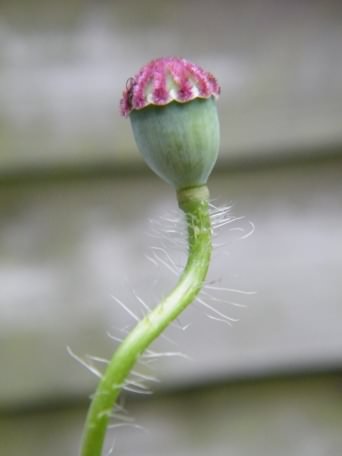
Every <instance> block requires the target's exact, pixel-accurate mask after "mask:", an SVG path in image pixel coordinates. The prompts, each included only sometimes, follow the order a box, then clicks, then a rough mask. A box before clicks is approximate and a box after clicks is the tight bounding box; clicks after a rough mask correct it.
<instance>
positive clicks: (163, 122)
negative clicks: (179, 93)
mask: <svg viewBox="0 0 342 456" xmlns="http://www.w3.org/2000/svg"><path fill="white" fill-rule="evenodd" d="M130 120H131V124H132V129H133V133H134V137H135V141H136V143H137V146H138V148H139V150H140V152H141V153H142V155H143V157H144V159H145V161H146V163H147V164H148V165H149V166H150V168H151V169H152V170H153V171H154V172H155V173H156V174H158V176H160V177H161V178H162V179H164V180H165V181H167V182H169V183H170V184H172V185H174V186H175V187H176V189H177V190H179V189H182V188H188V187H194V186H200V185H204V184H206V183H207V180H208V176H209V174H210V173H211V170H212V169H213V167H214V164H215V162H216V159H217V156H218V151H219V142H220V129H219V121H218V115H217V108H216V103H215V100H214V98H213V97H211V98H208V99H201V98H196V99H194V100H192V101H189V102H187V103H178V102H177V101H173V102H171V103H169V104H168V105H166V106H147V107H146V108H144V109H141V110H135V111H132V112H131V114H130Z"/></svg>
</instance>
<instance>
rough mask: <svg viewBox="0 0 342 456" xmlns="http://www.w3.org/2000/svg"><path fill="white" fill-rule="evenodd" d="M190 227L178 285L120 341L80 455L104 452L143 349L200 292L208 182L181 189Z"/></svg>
mask: <svg viewBox="0 0 342 456" xmlns="http://www.w3.org/2000/svg"><path fill="white" fill-rule="evenodd" d="M177 196H178V203H179V206H180V208H181V209H182V210H183V211H184V213H185V216H186V221H187V229H188V246H189V247H188V260H187V263H186V265H185V268H184V270H183V272H182V274H181V276H180V278H179V280H178V282H177V284H176V286H175V288H174V289H173V290H172V291H171V292H170V293H169V294H168V295H167V296H166V297H165V298H164V299H163V300H162V301H161V303H160V304H159V305H158V306H157V307H156V308H155V309H153V310H152V311H151V313H150V314H149V315H147V316H146V317H145V318H144V319H143V320H141V321H140V322H139V323H138V324H137V325H136V326H135V327H134V328H133V329H132V331H131V332H130V333H129V334H128V336H127V337H126V339H125V340H124V341H123V342H122V343H121V344H120V345H119V347H118V348H117V350H116V352H115V353H114V355H113V358H112V359H111V361H110V363H109V365H108V367H107V370H106V371H105V373H104V375H103V377H102V379H101V381H100V383H99V385H98V388H97V391H96V393H95V395H94V398H93V400H92V403H91V405H90V408H89V411H88V415H87V420H86V424H85V430H84V436H83V442H82V448H81V456H101V453H102V448H103V444H104V439H105V434H106V429H107V425H108V421H109V418H110V415H111V412H112V409H113V406H114V404H115V402H116V400H117V397H118V395H119V393H120V390H121V387H122V386H123V384H124V382H125V380H126V378H127V376H128V375H129V373H130V371H131V369H132V368H133V366H134V364H135V363H136V361H137V360H138V358H139V356H140V355H141V354H142V353H143V352H144V350H145V349H146V348H147V347H148V346H149V345H150V344H151V343H152V342H153V341H154V340H155V339H156V338H157V337H158V336H159V334H160V333H161V332H162V331H163V330H164V329H165V328H166V327H167V326H168V325H169V324H170V323H171V322H172V321H173V320H174V319H175V318H177V317H178V315H179V314H180V313H181V312H182V311H183V310H184V309H185V307H187V306H188V305H189V304H190V303H191V302H192V301H193V300H194V299H195V297H196V296H197V294H198V293H199V291H200V289H201V287H202V285H203V281H204V279H205V277H206V274H207V271H208V267H209V262H210V256H211V225H210V218H209V211H208V197H209V192H208V189H207V187H206V186H202V187H195V188H190V189H186V190H182V191H179V192H178V194H177Z"/></svg>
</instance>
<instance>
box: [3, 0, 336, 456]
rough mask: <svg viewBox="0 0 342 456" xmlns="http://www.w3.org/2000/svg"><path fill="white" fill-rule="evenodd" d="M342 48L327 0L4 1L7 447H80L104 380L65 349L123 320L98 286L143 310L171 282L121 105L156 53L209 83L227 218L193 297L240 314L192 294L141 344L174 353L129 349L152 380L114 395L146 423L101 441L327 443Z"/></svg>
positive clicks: (171, 214) (288, 447)
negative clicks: (142, 391) (195, 67)
mask: <svg viewBox="0 0 342 456" xmlns="http://www.w3.org/2000/svg"><path fill="white" fill-rule="evenodd" d="M341 50H342V3H341V2H340V1H338V0H325V1H323V0H321V1H318V0H310V1H309V0H299V1H288V2H284V1H280V0H279V1H275V0H273V1H272V0H260V1H252V0H250V1H240V2H237V1H235V2H234V1H223V0H221V1H219V0H211V1H210V2H209V1H208V2H207V1H197V2H196V1H190V0H183V1H181V0H173V1H172V2H161V1H157V0H143V1H139V2H138V1H132V0H125V1H121V2H120V1H117V2H116V1H112V2H110V1H95V0H93V1H90V0H88V1H81V0H69V1H68V2H61V1H59V2H57V1H52V0H48V1H47V0H45V1H42V0H26V1H25V2H20V1H18V0H3V1H1V4H0V362H1V369H0V454H1V455H2V454H3V455H6V456H19V455H23V454H25V455H26V456H31V455H32V456H33V455H35V456H40V455H42V456H43V455H44V456H45V455H47V454H48V455H49V456H54V455H56V456H57V455H76V454H78V448H79V441H80V436H81V431H82V426H83V422H84V419H85V414H86V410H87V406H88V402H89V399H88V398H89V395H90V394H91V393H92V392H93V391H94V389H95V386H96V384H97V379H96V378H95V377H94V376H93V375H92V374H91V373H90V372H89V371H87V370H86V369H84V368H83V367H82V366H81V365H80V363H78V362H77V361H76V360H75V359H74V358H73V357H72V356H70V354H69V353H68V351H67V347H70V349H71V350H72V352H73V353H74V354H76V355H77V356H79V357H81V358H82V359H85V356H86V355H87V354H90V355H95V356H98V357H101V358H109V357H110V356H111V353H112V352H113V350H114V348H115V346H116V345H117V342H116V341H115V340H114V339H113V338H110V337H109V335H108V334H110V335H112V336H114V337H119V338H120V337H122V335H123V334H124V332H125V330H126V329H127V328H129V327H131V326H132V324H133V323H134V320H132V318H131V316H130V315H129V314H128V313H127V312H125V311H124V310H123V308H122V307H121V306H120V305H119V304H118V302H117V301H116V300H115V299H114V298H113V296H114V297H115V298H117V299H119V300H120V301H122V302H123V303H124V304H125V305H127V306H128V307H129V308H130V309H131V310H132V311H133V312H135V313H137V314H138V315H139V316H140V315H142V306H141V303H140V302H139V300H140V301H141V300H143V301H144V302H146V303H148V304H149V305H152V306H153V305H155V304H156V303H157V302H158V300H159V299H160V297H162V296H163V295H164V293H165V292H166V291H168V290H169V289H170V287H171V286H172V285H173V284H174V283H175V276H174V275H173V274H172V272H170V271H169V270H168V268H167V266H166V265H165V262H167V261H168V258H167V255H166V254H165V250H164V248H165V249H166V251H167V253H168V254H169V255H170V256H172V257H174V258H176V261H177V262H179V263H181V262H182V261H183V260H184V258H183V257H184V250H183V255H182V249H179V248H177V245H175V243H174V242H173V241H174V240H175V239H174V238H172V239H171V241H172V242H171V241H170V242H168V241H165V240H164V237H163V232H164V233H165V230H167V229H168V227H170V225H171V226H173V228H174V226H176V229H177V230H178V231H181V228H179V227H180V226H181V223H182V222H181V216H180V214H179V212H178V211H177V205H176V200H175V195H174V192H173V190H172V189H171V188H170V187H168V185H166V184H164V183H163V182H161V181H160V180H159V179H158V178H157V177H155V176H154V175H153V174H152V172H150V171H149V170H148V169H147V167H146V166H145V164H144V163H143V161H142V158H141V157H140V156H139V154H138V152H137V150H136V146H135V144H134V142H133V138H132V134H131V131H130V125H129V121H127V120H125V119H123V118H121V117H120V115H119V113H118V102H119V99H120V96H121V92H122V90H123V88H124V87H125V83H126V80H127V79H128V77H130V76H132V75H134V74H135V73H136V72H137V70H138V69H139V68H140V66H141V65H143V64H144V63H145V62H147V61H149V60H150V59H152V58H155V57H158V56H167V55H177V56H184V57H186V58H188V59H190V60H193V61H194V62H196V63H198V64H200V65H201V66H203V67H204V68H207V69H209V70H210V71H211V72H212V73H214V74H215V75H216V76H217V78H218V80H219V82H220V83H221V86H222V95H221V98H220V100H219V111H220V120H221V127H222V146H221V155H220V159H219V162H218V164H217V167H216V169H215V171H214V173H213V176H212V177H211V180H210V189H211V195H212V198H213V200H214V204H215V205H216V206H231V209H230V211H231V212H230V213H231V215H232V217H236V218H237V219H238V220H235V221H232V223H230V224H228V225H226V226H224V227H222V228H221V229H220V230H219V232H218V233H217V236H218V237H217V244H218V247H217V248H216V249H215V253H214V258H213V264H212V267H211V270H210V274H209V279H208V281H209V283H210V285H211V288H210V289H207V290H206V293H209V294H208V295H207V294H205V295H204V296H203V299H204V300H205V301H207V302H209V303H211V305H214V306H215V308H216V309H217V310H218V311H219V312H222V313H224V314H225V315H227V316H228V317H229V318H232V319H238V320H239V321H238V322H234V323H232V326H228V325H226V324H224V323H222V322H220V321H215V320H213V319H210V318H208V316H207V314H208V313H209V314H210V312H209V311H208V309H206V308H204V307H203V306H202V305H201V304H200V303H195V304H194V305H193V306H191V308H190V309H188V310H187V311H186V312H185V314H184V315H183V316H182V317H181V319H180V320H179V321H178V322H177V323H176V324H175V325H174V327H172V328H171V329H170V330H169V331H168V332H167V337H166V338H161V339H160V340H159V341H158V342H156V343H155V344H154V347H153V349H154V350H156V351H157V352H167V353H169V354H170V353H171V352H173V353H181V354H183V355H186V356H187V357H188V358H187V359H185V356H174V357H173V356H165V357H161V358H160V359H158V361H156V362H155V363H153V364H151V365H150V366H149V367H148V368H147V367H146V366H142V367H140V369H142V372H144V373H148V374H153V375H155V376H157V377H158V378H159V379H160V383H156V384H152V390H153V391H154V394H153V395H144V396H142V395H136V394H133V393H130V394H129V393H125V394H124V395H123V397H122V401H123V404H124V405H125V407H126V408H127V411H128V415H129V416H130V417H132V418H135V420H136V421H135V422H134V423H136V424H137V425H139V426H143V428H144V429H143V430H141V429H140V428H139V427H137V426H132V425H131V426H129V425H128V426H122V427H120V428H117V429H113V431H112V432H111V433H110V436H109V439H108V448H110V446H111V444H112V441H113V439H115V442H116V443H115V445H116V446H115V449H114V454H120V455H125V456H133V455H139V456H145V455H146V456H147V455H148V456H157V455H158V456H160V455H165V456H171V455H172V456H194V455H196V456H202V455H203V456H204V455H208V454H211V455H213V456H224V455H230V454H232V455H233V454H234V455H235V456H247V455H250V454H253V455H263V456H268V455H269V456H271V455H272V456H285V455H286V456H288V455H292V456H299V455H300V456H323V455H324V456H338V455H340V454H341V453H342V434H341V429H342V375H341V367H342V330H341V321H342V306H341V299H342V283H341V273H342V230H341V227H342V211H341V206H342V58H341V57H342V53H341ZM175 220H176V221H175ZM253 225H254V226H255V231H254V232H253V234H251V232H252V231H253ZM249 234H251V235H249ZM180 239H181V234H179V240H180ZM149 259H150V260H151V261H149ZM250 291H255V292H256V293H255V294H252V293H249V292H250ZM185 328H187V329H186V330H185Z"/></svg>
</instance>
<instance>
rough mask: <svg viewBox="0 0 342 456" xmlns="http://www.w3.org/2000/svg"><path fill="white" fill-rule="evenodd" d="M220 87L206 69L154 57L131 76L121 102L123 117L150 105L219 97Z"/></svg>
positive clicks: (168, 58)
mask: <svg viewBox="0 0 342 456" xmlns="http://www.w3.org/2000/svg"><path fill="white" fill-rule="evenodd" d="M220 90H221V89H220V86H219V84H218V82H217V81H216V79H215V77H214V76H213V75H212V74H211V73H208V72H207V71H204V70H203V68H201V67H199V66H198V65H195V64H194V63H191V62H189V61H188V60H185V59H182V58H177V57H165V58H159V59H155V60H152V61H151V62H149V63H148V64H147V65H145V66H144V67H142V68H141V70H140V71H139V73H138V74H137V75H136V76H134V78H130V79H129V80H128V82H127V84H126V89H125V90H124V92H123V94H122V99H121V101H120V110H121V113H122V115H123V116H125V117H126V116H128V115H129V113H130V112H131V111H132V110H134V109H137V110H138V109H143V108H145V107H146V106H149V105H157V106H164V105H166V104H168V103H170V102H171V101H178V102H179V103H186V102H188V101H191V100H193V99H195V98H209V97H211V96H214V97H215V98H218V96H219V94H220Z"/></svg>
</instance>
